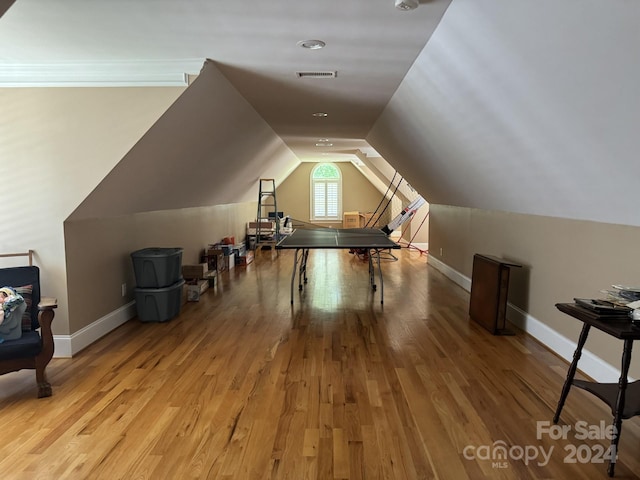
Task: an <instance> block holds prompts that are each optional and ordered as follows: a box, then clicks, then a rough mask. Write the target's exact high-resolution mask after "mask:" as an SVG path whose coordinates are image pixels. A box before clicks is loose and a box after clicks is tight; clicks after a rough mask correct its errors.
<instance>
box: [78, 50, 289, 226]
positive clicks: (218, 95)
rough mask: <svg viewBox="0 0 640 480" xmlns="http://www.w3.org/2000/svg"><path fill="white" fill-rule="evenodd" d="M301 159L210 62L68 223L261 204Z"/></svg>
mask: <svg viewBox="0 0 640 480" xmlns="http://www.w3.org/2000/svg"><path fill="white" fill-rule="evenodd" d="M298 164H299V160H298V159H297V158H296V156H295V155H294V154H293V152H291V150H290V149H289V148H287V146H286V145H285V144H284V142H283V141H282V140H281V139H280V137H278V136H277V135H276V134H275V132H274V131H273V130H272V129H271V127H270V126H269V125H268V124H267V123H266V122H265V121H264V120H263V119H262V117H260V116H259V115H258V114H257V113H256V111H255V110H254V109H253V107H252V106H251V105H250V104H249V103H248V102H247V101H246V100H245V99H244V98H243V97H242V96H241V95H240V94H239V93H238V91H237V90H236V89H235V88H234V87H233V86H232V85H231V84H230V83H229V81H228V80H227V79H226V78H225V77H224V76H223V75H222V74H221V73H220V71H219V69H218V68H217V67H216V66H215V65H214V63H213V62H212V61H207V62H206V63H205V64H204V66H203V68H202V72H201V73H200V75H199V76H198V78H197V79H196V80H195V81H194V82H193V84H192V85H191V86H190V87H189V88H187V89H186V90H185V92H184V93H183V94H182V95H181V96H180V97H179V98H178V99H177V100H176V102H175V103H174V104H173V105H172V106H171V107H170V108H169V109H168V110H167V111H166V112H165V114H164V115H163V116H162V117H161V118H160V119H159V120H158V121H157V122H156V123H155V124H154V125H153V126H152V127H151V128H150V129H149V131H148V132H147V133H146V134H145V135H144V136H143V137H142V138H141V139H140V141H138V143H137V144H136V145H135V146H134V147H133V148H132V149H131V150H130V151H129V152H128V153H127V155H125V157H124V158H123V159H122V160H121V161H120V162H119V163H118V164H117V165H116V167H115V168H114V169H113V170H112V171H111V172H110V173H109V175H107V177H106V178H105V179H104V180H103V181H102V182H101V183H100V184H99V185H98V186H97V187H96V188H95V190H94V191H93V192H92V193H91V194H90V195H89V196H88V197H87V198H86V199H85V200H84V201H83V202H82V204H81V205H80V206H79V207H78V208H77V209H76V210H75V211H74V212H73V213H72V214H71V215H70V217H69V220H80V219H85V218H100V217H106V216H119V215H127V214H132V213H139V212H148V211H155V210H171V209H177V208H188V207H200V206H208V205H224V204H230V203H241V202H249V201H255V200H256V198H257V197H256V196H257V191H258V187H257V185H258V181H259V179H260V178H261V177H262V178H274V179H276V181H277V183H279V182H280V181H281V180H282V179H283V178H284V176H285V175H287V174H288V173H290V171H291V170H292V169H294V168H295V167H296V166H297V165H298Z"/></svg>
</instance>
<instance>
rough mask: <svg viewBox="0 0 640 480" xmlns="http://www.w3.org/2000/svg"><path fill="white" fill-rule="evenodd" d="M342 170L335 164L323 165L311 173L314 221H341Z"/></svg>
mask: <svg viewBox="0 0 640 480" xmlns="http://www.w3.org/2000/svg"><path fill="white" fill-rule="evenodd" d="M341 190H342V183H341V178H340V170H339V169H338V167H336V166H335V165H333V164H328V163H322V164H319V165H317V166H316V167H315V168H314V169H313V170H312V172H311V192H312V194H311V216H312V220H340V219H341V198H340V195H341Z"/></svg>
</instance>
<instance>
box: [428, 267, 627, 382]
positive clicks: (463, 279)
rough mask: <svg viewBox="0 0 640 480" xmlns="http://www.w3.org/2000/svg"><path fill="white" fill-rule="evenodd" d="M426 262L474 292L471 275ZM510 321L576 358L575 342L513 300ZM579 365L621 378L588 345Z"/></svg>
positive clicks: (598, 377)
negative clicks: (518, 305) (524, 309)
mask: <svg viewBox="0 0 640 480" xmlns="http://www.w3.org/2000/svg"><path fill="white" fill-rule="evenodd" d="M427 263H428V264H429V265H431V266H432V267H434V268H435V269H436V270H438V271H440V272H441V273H442V274H444V275H445V276H446V277H447V278H449V279H450V280H452V281H453V282H454V283H456V284H457V285H459V286H460V287H462V288H464V289H465V290H466V291H467V292H471V279H470V278H469V277H467V276H465V275H462V274H461V273H460V272H458V271H457V270H454V269H453V268H451V267H450V266H449V265H447V264H445V263H443V262H441V261H440V260H438V259H437V258H434V257H432V256H430V257H428V261H427ZM507 320H508V321H509V322H511V323H512V324H513V325H515V326H516V327H518V328H521V329H522V330H524V331H525V332H527V333H528V334H529V335H531V336H532V337H533V338H535V339H537V340H538V341H540V342H541V343H542V344H544V345H545V346H546V347H547V348H549V349H550V350H552V351H553V352H555V353H556V354H557V355H559V356H560V357H562V358H564V359H565V360H566V361H568V362H571V360H572V359H573V352H574V351H575V349H576V346H577V344H576V342H574V341H573V340H569V339H568V338H567V337H565V336H564V335H561V334H560V333H558V332H556V331H555V330H553V329H552V328H550V327H549V326H548V325H547V324H545V323H543V322H541V321H540V320H538V319H537V318H534V317H533V316H531V315H529V314H528V313H527V312H524V311H523V310H521V309H519V308H518V307H516V306H514V305H511V304H510V303H509V304H507ZM579 366H580V368H579V369H580V370H581V371H582V372H583V373H585V374H586V375H588V376H589V377H591V378H593V379H594V380H595V381H597V382H612V381H613V382H615V381H617V379H618V378H619V377H620V369H618V368H616V367H614V366H612V365H611V364H609V363H607V362H605V361H604V360H602V359H601V358H600V357H598V356H597V355H594V354H593V353H591V352H590V351H589V350H587V349H586V348H585V349H583V350H582V356H581V357H580V364H579ZM612 379H613V380H612ZM631 380H632V379H629V381H631Z"/></svg>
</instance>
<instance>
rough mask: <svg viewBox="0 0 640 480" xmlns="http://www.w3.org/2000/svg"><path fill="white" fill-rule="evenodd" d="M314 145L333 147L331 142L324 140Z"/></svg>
mask: <svg viewBox="0 0 640 480" xmlns="http://www.w3.org/2000/svg"><path fill="white" fill-rule="evenodd" d="M316 147H333V143H325V142H321V143H316Z"/></svg>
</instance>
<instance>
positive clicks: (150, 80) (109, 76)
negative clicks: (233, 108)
mask: <svg viewBox="0 0 640 480" xmlns="http://www.w3.org/2000/svg"><path fill="white" fill-rule="evenodd" d="M204 62H205V59H204V58H202V59H187V60H139V61H119V62H73V63H71V62H70V63H55V64H54V63H49V64H47V63H32V64H24V63H23V64H18V63H14V64H11V63H4V64H2V63H0V87H173V86H187V85H188V84H189V76H190V75H197V74H198V73H200V70H201V69H202V66H203V64H204Z"/></svg>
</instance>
